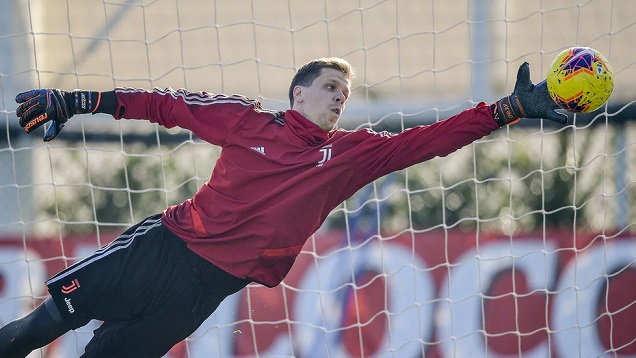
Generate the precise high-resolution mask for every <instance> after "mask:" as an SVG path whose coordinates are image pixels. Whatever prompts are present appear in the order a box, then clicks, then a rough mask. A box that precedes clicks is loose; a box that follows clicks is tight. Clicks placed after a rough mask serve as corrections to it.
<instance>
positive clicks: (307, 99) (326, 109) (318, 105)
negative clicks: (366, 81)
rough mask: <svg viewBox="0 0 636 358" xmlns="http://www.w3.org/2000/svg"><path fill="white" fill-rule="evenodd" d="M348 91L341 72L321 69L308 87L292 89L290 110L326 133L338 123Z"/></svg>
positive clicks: (348, 88)
mask: <svg viewBox="0 0 636 358" xmlns="http://www.w3.org/2000/svg"><path fill="white" fill-rule="evenodd" d="M350 91H351V84H350V83H349V80H348V79H347V78H346V77H345V75H344V74H343V73H342V72H341V71H339V70H336V69H333V68H323V69H322V71H321V72H320V75H319V76H318V77H316V79H315V80H314V82H313V83H312V84H311V85H310V86H308V87H305V86H296V87H295V88H294V92H293V94H294V108H292V109H294V110H296V111H297V112H298V113H300V114H302V115H303V116H304V117H305V118H307V119H308V120H310V121H312V122H313V123H315V124H316V125H318V126H319V127H320V128H322V129H323V130H324V131H326V132H328V131H330V130H332V129H333V128H334V127H335V126H336V123H338V119H340V116H341V115H342V112H343V111H344V108H345V102H346V101H347V99H348V98H349V92H350Z"/></svg>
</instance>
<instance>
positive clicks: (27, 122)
mask: <svg viewBox="0 0 636 358" xmlns="http://www.w3.org/2000/svg"><path fill="white" fill-rule="evenodd" d="M97 93H98V94H99V92H97ZM15 101H16V102H17V103H20V105H19V106H18V108H17V109H16V111H15V113H16V115H17V116H18V117H19V118H20V126H22V127H23V128H24V131H25V132H27V133H29V134H31V133H32V132H33V131H34V130H36V129H37V128H39V127H40V126H42V125H43V124H45V123H47V122H51V125H50V126H49V127H48V128H47V129H46V132H45V133H44V138H43V139H44V141H45V142H48V141H50V140H53V138H55V137H57V135H58V134H60V132H61V131H62V128H64V126H65V125H66V122H67V121H68V120H69V118H71V117H72V116H73V115H74V114H81V113H91V112H93V100H92V93H91V91H81V90H75V91H74V92H65V91H61V90H59V89H35V90H31V91H26V92H22V93H20V94H18V95H17V96H16V97H15Z"/></svg>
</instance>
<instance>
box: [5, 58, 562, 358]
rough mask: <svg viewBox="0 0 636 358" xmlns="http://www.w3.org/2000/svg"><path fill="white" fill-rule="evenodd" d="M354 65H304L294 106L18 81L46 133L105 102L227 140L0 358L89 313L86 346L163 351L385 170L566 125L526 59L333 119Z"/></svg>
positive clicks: (8, 333)
mask: <svg viewBox="0 0 636 358" xmlns="http://www.w3.org/2000/svg"><path fill="white" fill-rule="evenodd" d="M353 76H354V74H353V69H352V67H351V66H350V64H349V63H348V62H346V61H345V60H343V59H339V58H322V59H317V60H313V61H311V62H309V63H307V64H305V65H303V66H302V67H301V68H300V69H299V70H298V72H297V73H296V75H295V76H294V78H293V79H292V82H291V85H290V87H289V100H290V104H291V110H287V111H272V110H267V109H264V108H262V107H261V104H260V103H259V102H257V101H254V100H251V99H248V98H246V97H242V96H238V95H233V96H226V95H222V94H210V93H205V92H198V93H192V92H188V91H186V90H183V89H181V90H178V91H175V90H172V89H170V88H166V89H154V90H142V89H133V88H117V89H115V90H114V91H109V92H97V91H84V90H75V91H73V92H66V91H61V90H57V89H38V90H32V91H28V92H25V93H20V94H18V95H17V97H16V101H17V102H18V103H20V105H19V106H18V108H17V110H16V114H17V116H18V117H19V121H20V125H21V126H22V127H24V128H25V130H26V132H27V133H33V132H34V131H35V130H36V129H37V128H38V127H41V126H42V125H44V124H45V123H50V126H49V127H48V129H47V130H46V131H45V135H44V140H45V141H50V140H52V139H54V138H55V137H56V136H57V135H59V134H60V132H61V130H62V129H63V127H64V125H65V123H66V122H67V121H68V120H69V119H70V118H71V117H72V116H73V115H75V114H85V113H107V114H110V115H112V116H113V117H114V118H115V119H124V118H127V119H145V120H148V121H150V122H153V123H158V124H160V125H162V126H164V127H167V128H172V127H175V126H179V127H181V128H185V129H188V130H190V131H192V132H193V133H194V134H195V135H197V136H198V137H199V138H200V139H202V140H205V141H207V142H209V143H211V144H214V145H218V146H221V147H222V151H221V155H220V157H219V158H218V160H217V162H216V165H215V167H214V170H213V172H212V175H211V177H210V180H209V181H208V182H207V183H205V185H203V186H202V187H201V188H200V189H199V191H198V192H197V193H196V194H195V195H194V196H193V197H192V198H190V199H187V200H185V201H184V202H183V203H181V204H179V205H175V206H171V207H168V208H167V209H166V210H164V211H163V213H161V214H158V215H154V216H151V217H148V218H146V219H145V220H143V221H142V222H140V223H138V224H137V225H135V226H133V227H131V228H130V229H128V230H127V231H125V232H124V233H123V234H121V235H120V236H119V237H118V238H116V239H115V240H114V241H113V242H112V243H111V244H109V245H107V246H105V247H103V248H101V249H99V250H97V251H96V252H95V253H94V254H93V255H91V256H89V257H87V258H85V259H83V260H81V261H79V262H77V263H75V264H74V265H72V266H70V267H68V268H66V269H65V270H63V271H61V272H60V273H58V274H57V275H55V276H53V277H52V278H51V279H49V280H48V281H47V282H46V284H47V287H48V290H49V293H50V296H49V297H48V298H47V299H46V300H45V301H44V302H43V303H42V304H41V305H40V306H39V307H37V308H36V309H35V310H34V311H33V312H31V313H30V314H28V315H27V316H25V317H23V318H20V319H17V320H15V321H13V322H11V323H8V324H7V325H5V326H4V327H2V329H0V357H24V356H26V355H27V354H28V353H29V352H31V351H32V350H34V349H37V348H39V347H42V346H45V345H47V344H49V343H50V342H52V341H53V340H55V339H56V338H57V337H59V336H61V335H62V334H64V333H66V332H67V331H69V330H72V329H76V328H78V327H81V326H83V325H85V324H87V323H88V322H89V321H90V320H92V319H96V320H101V321H103V323H102V324H101V326H100V327H99V328H98V329H96V330H95V331H94V335H93V337H92V339H91V340H90V342H89V343H88V345H87V346H86V348H85V356H86V357H92V356H108V357H146V356H147V357H160V356H162V355H164V354H166V352H168V350H170V348H171V347H172V346H173V345H175V344H176V343H178V342H179V341H181V340H183V339H185V338H186V337H188V336H189V335H190V334H192V333H193V332H194V331H195V330H196V329H197V327H199V326H200V325H201V324H202V323H203V321H204V320H205V319H207V318H208V317H209V316H210V315H211V314H212V313H213V312H214V310H215V309H216V308H217V307H218V305H219V304H220V303H221V301H223V299H224V298H225V297H227V296H228V295H231V294H233V293H235V292H237V291H239V290H241V289H242V288H243V287H245V286H246V285H247V284H248V283H250V282H256V283H260V284H262V285H265V286H267V287H274V286H276V285H278V284H279V283H280V282H281V281H282V280H283V278H284V277H285V275H286V274H287V273H288V272H289V270H290V268H291V267H292V264H293V263H294V260H295V259H296V256H297V255H298V254H299V253H300V250H301V248H302V246H303V244H304V243H305V241H306V240H307V238H308V237H310V236H311V235H312V234H313V233H314V232H315V231H316V230H317V229H318V228H319V227H320V225H321V224H322V223H323V221H324V220H325V219H326V217H327V215H328V214H329V213H330V212H331V210H332V209H334V208H335V207H337V206H338V205H339V204H340V203H341V202H343V201H344V200H346V199H347V198H349V197H350V196H351V195H353V194H354V193H355V192H356V191H357V190H359V189H360V188H362V187H363V186H365V185H366V184H368V183H370V182H372V181H373V180H375V179H377V178H379V177H381V176H383V175H386V174H388V173H390V172H393V171H396V170H400V169H403V168H406V167H408V166H411V165H414V164H416V163H420V162H423V161H426V160H429V159H431V158H434V157H437V156H446V155H448V154H450V153H452V152H454V151H455V150H457V149H459V148H461V147H463V146H465V145H467V144H469V143H472V142H473V141H475V140H477V139H479V138H482V137H483V136H485V135H488V134H489V133H491V132H493V131H495V130H497V129H498V128H500V127H501V126H504V125H507V124H511V123H514V122H515V121H517V120H519V119H520V118H522V117H527V118H546V119H550V120H554V121H556V122H560V123H566V122H567V117H566V116H565V115H563V114H559V113H557V112H555V111H554V109H555V108H557V106H556V105H555V104H554V102H553V101H552V100H551V99H550V96H549V95H548V92H547V88H546V85H545V82H541V83H540V84H538V85H533V84H532V82H531V80H530V70H529V66H528V64H527V63H524V64H523V65H521V67H520V68H519V72H518V75H517V83H516V84H515V88H514V91H513V92H512V94H511V95H510V96H506V97H504V98H502V99H501V100H499V101H497V102H495V103H492V104H490V105H486V104H484V103H479V104H478V105H477V106H476V107H474V108H471V109H468V110H465V111H463V112H461V113H459V114H457V115H455V116H452V117H450V118H448V119H446V120H444V121H439V122H437V123H434V124H431V125H428V126H417V127H414V128H411V129H408V130H405V131H403V132H401V133H399V134H390V133H387V132H382V133H377V132H374V131H372V130H368V129H362V130H355V131H349V130H342V129H334V128H335V126H336V123H337V122H338V119H339V118H340V117H341V116H342V113H343V111H344V109H345V103H346V102H347V99H348V98H349V94H350V90H351V84H350V82H351V80H352V78H353Z"/></svg>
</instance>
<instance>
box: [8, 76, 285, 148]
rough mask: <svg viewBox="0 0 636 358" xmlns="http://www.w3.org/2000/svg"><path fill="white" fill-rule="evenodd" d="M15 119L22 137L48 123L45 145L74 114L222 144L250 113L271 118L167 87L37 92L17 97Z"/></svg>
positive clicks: (232, 100)
mask: <svg viewBox="0 0 636 358" xmlns="http://www.w3.org/2000/svg"><path fill="white" fill-rule="evenodd" d="M16 101H17V102H18V103H20V105H19V106H18V108H17V109H16V114H17V116H18V117H20V125H21V126H22V127H24V129H25V131H26V132H27V133H32V132H33V131H34V130H35V129H37V128H39V127H40V126H42V125H44V124H45V123H47V122H51V125H50V126H49V127H48V128H47V129H46V133H45V135H44V141H47V142H48V141H50V140H52V139H53V138H55V137H56V136H57V135H58V134H59V133H60V131H61V130H62V128H63V127H64V125H65V124H66V122H67V121H68V120H69V118H71V117H72V116H73V115H75V114H84V113H106V114H110V115H112V116H113V117H114V118H115V119H122V118H127V119H143V120H148V121H150V122H153V123H158V124H160V125H162V126H164V127H166V128H172V127H175V126H179V127H181V128H184V129H188V130H191V131H192V132H193V133H194V134H195V135H197V136H198V137H199V138H201V139H202V140H205V141H208V142H210V143H212V144H217V145H223V143H224V141H225V139H226V137H227V135H228V133H229V132H230V131H231V130H232V129H233V128H234V127H235V126H236V125H237V124H238V123H239V122H240V121H241V119H242V118H243V117H244V116H245V115H246V114H247V113H250V112H254V111H255V112H261V113H265V114H269V116H274V115H275V114H274V113H273V112H272V111H267V110H264V109H262V108H261V104H260V102H258V101H255V100H251V99H249V98H246V97H244V96H240V95H232V96H226V95H223V94H211V93H207V92H196V93H194V92H189V91H187V90H185V89H179V90H176V91H175V90H173V89H171V88H166V89H159V88H154V89H153V90H145V89H139V88H116V89H115V90H114V91H109V92H96V91H84V90H75V91H73V92H66V91H62V90H59V89H37V90H31V91H27V92H24V93H20V94H18V95H17V97H16Z"/></svg>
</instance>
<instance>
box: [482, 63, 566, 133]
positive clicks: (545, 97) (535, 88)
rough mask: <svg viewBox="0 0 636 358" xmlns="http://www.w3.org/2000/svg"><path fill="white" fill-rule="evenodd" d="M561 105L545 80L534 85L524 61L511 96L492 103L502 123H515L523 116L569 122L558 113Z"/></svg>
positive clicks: (498, 121)
mask: <svg viewBox="0 0 636 358" xmlns="http://www.w3.org/2000/svg"><path fill="white" fill-rule="evenodd" d="M557 108H559V106H558V105H557V104H556V103H554V101H553V100H552V98H550V94H549V93H548V86H547V84H546V82H545V81H542V82H540V83H539V84H537V85H533V84H532V81H530V65H529V64H528V63H527V62H524V63H523V64H522V65H521V66H519V71H518V72H517V82H516V83H515V89H514V90H513V91H512V93H511V94H510V96H508V97H504V98H502V99H500V100H499V101H497V102H495V103H493V104H492V105H490V110H491V111H492V116H493V118H494V119H495V121H496V122H497V123H498V124H499V125H500V126H503V125H506V124H513V123H516V122H517V121H519V119H521V118H545V119H549V120H551V121H555V122H557V123H560V124H567V123H568V117H567V116H566V115H565V114H562V113H558V112H556V111H555V109H557Z"/></svg>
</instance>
